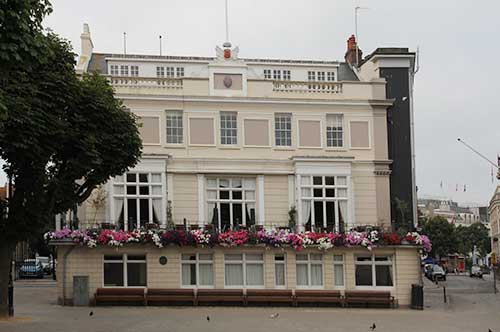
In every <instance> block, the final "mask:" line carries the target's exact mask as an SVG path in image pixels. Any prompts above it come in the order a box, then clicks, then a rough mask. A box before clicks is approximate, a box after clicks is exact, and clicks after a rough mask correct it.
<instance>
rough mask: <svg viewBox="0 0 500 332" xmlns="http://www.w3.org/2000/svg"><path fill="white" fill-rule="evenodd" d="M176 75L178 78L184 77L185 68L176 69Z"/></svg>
mask: <svg viewBox="0 0 500 332" xmlns="http://www.w3.org/2000/svg"><path fill="white" fill-rule="evenodd" d="M175 74H176V75H177V77H184V67H177V68H175Z"/></svg>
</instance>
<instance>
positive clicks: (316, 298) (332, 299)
mask: <svg viewBox="0 0 500 332" xmlns="http://www.w3.org/2000/svg"><path fill="white" fill-rule="evenodd" d="M304 303H307V304H313V303H314V304H323V305H324V304H338V305H343V304H344V298H343V297H342V294H340V291H338V290H323V289H322V290H305V289H296V290H295V305H300V304H304Z"/></svg>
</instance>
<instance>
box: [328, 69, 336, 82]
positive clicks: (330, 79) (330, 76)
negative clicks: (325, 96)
mask: <svg viewBox="0 0 500 332" xmlns="http://www.w3.org/2000/svg"><path fill="white" fill-rule="evenodd" d="M326 81H327V82H335V81H336V75H335V72H334V71H328V72H326Z"/></svg>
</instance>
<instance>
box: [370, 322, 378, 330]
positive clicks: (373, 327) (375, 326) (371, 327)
mask: <svg viewBox="0 0 500 332" xmlns="http://www.w3.org/2000/svg"><path fill="white" fill-rule="evenodd" d="M376 328H377V325H375V323H373V325H372V326H370V330H372V331H375V329H376Z"/></svg>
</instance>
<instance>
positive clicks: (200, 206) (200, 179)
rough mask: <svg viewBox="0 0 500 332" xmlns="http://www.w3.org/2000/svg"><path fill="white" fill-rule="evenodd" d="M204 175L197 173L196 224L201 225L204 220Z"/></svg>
mask: <svg viewBox="0 0 500 332" xmlns="http://www.w3.org/2000/svg"><path fill="white" fill-rule="evenodd" d="M204 182H205V176H204V175H203V174H198V225H199V226H200V227H201V226H203V224H204V222H205V201H204V197H205V195H204V191H205V189H204V188H205V186H204V185H203V184H204Z"/></svg>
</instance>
